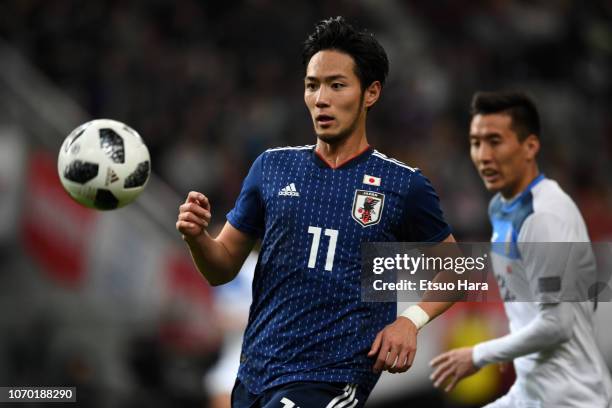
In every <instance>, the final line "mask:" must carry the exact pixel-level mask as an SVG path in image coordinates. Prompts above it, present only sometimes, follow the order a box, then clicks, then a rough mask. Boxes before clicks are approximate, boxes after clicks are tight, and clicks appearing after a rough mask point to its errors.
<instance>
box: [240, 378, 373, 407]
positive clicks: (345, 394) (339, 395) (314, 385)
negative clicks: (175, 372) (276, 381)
mask: <svg viewBox="0 0 612 408" xmlns="http://www.w3.org/2000/svg"><path fill="white" fill-rule="evenodd" d="M367 398H368V395H367V394H365V393H363V392H361V391H360V390H359V386H357V385H355V384H342V383H321V382H293V383H289V384H284V385H281V386H279V387H274V388H271V389H269V390H266V391H264V392H262V393H261V394H251V393H250V392H249V391H248V390H247V388H246V387H245V386H244V385H243V384H242V383H241V382H240V380H238V379H237V380H236V384H235V385H234V389H233V390H232V408H361V407H363V406H364V404H365V402H366V399H367Z"/></svg>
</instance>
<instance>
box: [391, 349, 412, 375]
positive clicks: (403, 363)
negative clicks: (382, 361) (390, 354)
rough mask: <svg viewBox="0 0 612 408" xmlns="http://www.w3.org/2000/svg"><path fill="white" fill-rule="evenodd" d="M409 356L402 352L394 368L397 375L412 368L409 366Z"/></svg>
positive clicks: (404, 351)
mask: <svg viewBox="0 0 612 408" xmlns="http://www.w3.org/2000/svg"><path fill="white" fill-rule="evenodd" d="M408 354H409V353H408V352H407V351H406V350H402V352H401V353H399V356H397V362H396V363H395V367H394V369H395V372H396V373H403V372H404V371H406V370H407V369H408V368H409V367H410V366H409V365H408Z"/></svg>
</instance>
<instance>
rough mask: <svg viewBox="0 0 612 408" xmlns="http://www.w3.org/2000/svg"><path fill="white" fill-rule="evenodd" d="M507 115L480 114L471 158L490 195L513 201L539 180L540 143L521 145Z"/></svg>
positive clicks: (529, 140) (528, 141)
mask: <svg viewBox="0 0 612 408" xmlns="http://www.w3.org/2000/svg"><path fill="white" fill-rule="evenodd" d="M511 125H512V118H511V117H510V116H509V115H507V114H505V113H493V114H486V115H482V114H478V115H475V116H474V117H473V118H472V123H471V125H470V155H471V157H472V161H473V162H474V165H475V166H476V169H477V170H478V173H479V174H480V177H481V178H482V180H483V181H484V184H485V186H486V188H487V190H489V191H493V192H498V191H499V192H501V193H502V195H503V196H504V197H506V198H511V197H514V196H515V195H517V194H518V193H520V192H521V191H523V190H524V189H525V188H526V187H527V186H528V185H529V183H530V182H531V181H532V180H533V178H535V177H536V176H537V172H538V169H537V164H536V162H535V156H536V154H537V152H538V150H539V147H540V145H539V142H538V139H537V138H536V137H535V136H533V135H530V136H528V137H527V138H526V139H525V140H523V141H520V140H519V138H518V135H517V134H516V132H515V131H514V130H513V129H512V127H511Z"/></svg>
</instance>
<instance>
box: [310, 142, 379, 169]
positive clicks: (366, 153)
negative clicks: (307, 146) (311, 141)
mask: <svg viewBox="0 0 612 408" xmlns="http://www.w3.org/2000/svg"><path fill="white" fill-rule="evenodd" d="M373 151H374V149H373V148H372V146H370V145H368V146H367V147H366V148H365V149H363V150H362V151H361V152H359V153H357V154H356V155H354V156H353V157H350V158H348V159H346V160H345V161H343V162H342V163H340V164H339V165H337V166H335V167H334V166H332V165H331V163H329V162H328V161H327V160H325V159H324V158H323V156H321V154H320V153H319V152H317V146H316V145H315V146H314V147H313V148H312V157H311V158H312V161H313V162H314V163H315V164H316V165H317V166H319V167H321V168H323V169H331V170H339V169H341V168H342V169H344V168H351V167H354V166H356V165H358V164H359V163H361V162H363V161H365V160H367V159H368V158H369V157H370V155H371V154H372V152H373Z"/></svg>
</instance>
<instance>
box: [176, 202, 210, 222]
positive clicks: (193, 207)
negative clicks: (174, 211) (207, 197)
mask: <svg viewBox="0 0 612 408" xmlns="http://www.w3.org/2000/svg"><path fill="white" fill-rule="evenodd" d="M184 212H192V213H194V214H195V215H197V216H198V217H200V218H203V219H204V220H206V221H208V222H210V218H211V214H210V211H209V210H207V209H205V208H204V207H202V206H200V204H198V203H185V204H182V205H181V206H180V207H179V213H184Z"/></svg>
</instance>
